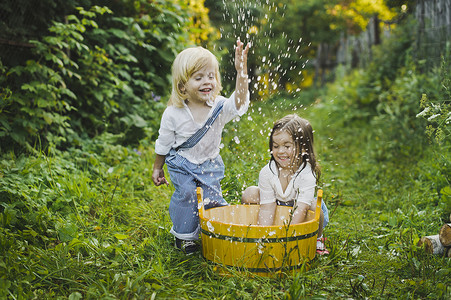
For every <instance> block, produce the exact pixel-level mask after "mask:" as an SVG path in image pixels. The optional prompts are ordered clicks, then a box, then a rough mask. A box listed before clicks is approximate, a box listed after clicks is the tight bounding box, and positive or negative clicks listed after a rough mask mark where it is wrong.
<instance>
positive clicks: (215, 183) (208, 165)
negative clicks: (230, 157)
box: [196, 155, 228, 209]
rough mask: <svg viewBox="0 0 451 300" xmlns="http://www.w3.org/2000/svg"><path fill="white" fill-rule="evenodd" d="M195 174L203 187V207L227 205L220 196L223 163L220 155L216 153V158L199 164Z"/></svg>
mask: <svg viewBox="0 0 451 300" xmlns="http://www.w3.org/2000/svg"><path fill="white" fill-rule="evenodd" d="M196 176H197V178H196V179H197V181H198V182H199V184H200V187H201V188H202V189H203V194H204V207H205V209H209V208H213V207H218V206H225V205H228V203H227V202H226V201H225V200H224V198H223V197H222V190H221V180H222V179H223V178H224V163H223V162H222V158H221V156H219V155H218V157H217V158H216V159H214V160H208V161H206V162H204V163H203V164H201V165H199V168H198V170H196Z"/></svg>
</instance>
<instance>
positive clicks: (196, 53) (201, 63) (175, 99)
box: [168, 47, 222, 107]
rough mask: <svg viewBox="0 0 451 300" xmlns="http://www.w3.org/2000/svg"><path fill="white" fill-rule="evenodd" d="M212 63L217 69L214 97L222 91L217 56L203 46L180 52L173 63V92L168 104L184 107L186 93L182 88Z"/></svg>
mask: <svg viewBox="0 0 451 300" xmlns="http://www.w3.org/2000/svg"><path fill="white" fill-rule="evenodd" d="M209 63H211V64H212V66H213V67H214V69H215V78H216V82H217V85H216V88H215V90H214V94H213V99H215V98H216V96H217V95H218V94H219V93H220V92H221V90H222V85H221V77H220V74H219V63H218V60H217V59H216V56H214V55H213V53H211V52H210V51H208V50H207V49H205V48H202V47H192V48H187V49H185V50H183V51H182V52H180V53H179V54H178V55H177V57H176V58H175V60H174V63H173V64H172V92H171V97H170V98H169V102H168V106H169V105H174V106H175V107H183V101H185V95H184V94H183V93H182V91H181V90H180V88H181V87H183V86H184V85H185V83H186V82H187V81H188V80H189V78H190V77H191V76H192V75H193V74H194V73H195V72H197V71H199V70H200V69H202V68H203V67H205V66H206V65H207V64H209Z"/></svg>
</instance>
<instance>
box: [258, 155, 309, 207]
mask: <svg viewBox="0 0 451 300" xmlns="http://www.w3.org/2000/svg"><path fill="white" fill-rule="evenodd" d="M270 164H271V168H270ZM273 172H274V173H273ZM258 187H259V189H260V204H267V203H274V202H275V201H276V200H279V201H283V202H288V201H291V200H296V199H297V202H302V203H305V204H307V205H310V209H311V210H313V211H315V208H316V203H315V201H314V200H315V187H316V178H315V176H314V175H313V173H312V167H311V166H310V164H309V163H307V165H306V166H305V168H304V169H303V170H302V171H300V173H299V174H295V175H294V176H293V178H292V179H291V180H290V182H289V183H288V186H287V188H286V189H285V192H284V191H283V190H282V185H281V184H280V180H279V170H278V168H277V165H276V163H275V162H274V161H271V162H270V163H268V164H267V165H266V166H264V167H263V169H262V170H261V171H260V174H259V177H258Z"/></svg>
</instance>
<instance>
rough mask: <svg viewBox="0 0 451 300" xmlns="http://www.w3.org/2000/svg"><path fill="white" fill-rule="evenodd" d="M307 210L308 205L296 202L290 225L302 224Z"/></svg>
mask: <svg viewBox="0 0 451 300" xmlns="http://www.w3.org/2000/svg"><path fill="white" fill-rule="evenodd" d="M309 208H310V205H308V204H307V203H303V202H301V203H299V202H298V203H297V208H296V209H295V210H294V213H293V219H292V220H291V223H292V224H298V223H302V222H304V221H305V218H306V216H307V212H308V209H309Z"/></svg>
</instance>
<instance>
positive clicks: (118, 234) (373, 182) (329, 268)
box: [0, 95, 451, 299]
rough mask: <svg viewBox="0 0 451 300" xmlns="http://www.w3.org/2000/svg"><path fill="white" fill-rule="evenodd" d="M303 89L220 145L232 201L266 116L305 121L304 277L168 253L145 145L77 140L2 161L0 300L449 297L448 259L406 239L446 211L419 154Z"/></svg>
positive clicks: (254, 168) (161, 200)
mask: <svg viewBox="0 0 451 300" xmlns="http://www.w3.org/2000/svg"><path fill="white" fill-rule="evenodd" d="M307 96H308V95H307ZM307 96H306V97H305V98H302V99H292V100H286V101H284V100H273V101H267V102H264V103H263V102H257V103H253V105H252V106H251V107H250V109H249V112H248V114H247V115H245V116H244V117H243V118H242V119H241V120H240V121H239V122H233V123H231V124H229V125H228V126H227V127H226V132H225V133H224V138H223V143H224V148H223V149H222V152H221V153H222V156H223V159H224V162H225V165H226V178H225V179H224V181H223V190H224V195H225V197H226V199H227V200H228V201H229V202H231V203H234V202H237V201H239V198H240V195H241V192H242V190H243V189H244V188H245V187H247V186H249V185H253V184H256V181H257V179H258V172H259V170H260V168H261V167H262V166H263V165H264V164H265V163H266V162H267V160H268V158H269V152H268V150H267V144H268V134H269V132H270V129H271V127H272V124H273V122H274V121H275V120H276V119H278V118H280V117H282V116H284V115H286V114H288V113H292V112H296V113H297V114H299V115H300V116H302V117H304V118H306V119H309V120H310V121H311V122H312V124H313V127H314V129H315V135H316V136H315V138H316V141H315V142H316V151H317V153H318V156H319V159H320V164H321V166H322V180H321V187H322V188H323V190H324V193H325V201H326V203H327V205H328V207H329V211H330V214H331V218H330V223H329V225H328V226H327V228H326V230H325V236H326V237H327V239H328V240H327V246H328V248H329V250H330V252H331V253H330V255H328V256H322V257H317V258H315V260H314V261H313V263H312V267H311V269H310V270H309V271H308V272H305V273H296V274H287V276H282V277H279V278H261V277H256V276H252V274H248V273H237V272H236V271H234V270H231V271H230V274H229V275H228V276H221V275H219V274H218V272H217V266H215V265H214V264H212V263H210V262H208V261H205V260H204V259H203V258H202V257H201V256H200V254H198V255H193V256H185V255H183V254H182V253H180V252H178V251H176V250H175V248H174V246H173V237H172V236H171V234H170V233H169V229H170V227H171V221H170V218H169V215H168V212H167V211H168V205H169V199H170V196H171V194H172V192H173V187H172V186H169V187H155V186H153V184H152V182H151V179H150V175H151V168H152V164H153V142H152V141H146V140H145V141H143V142H142V145H141V146H140V147H139V148H137V149H130V148H125V147H122V146H115V145H114V139H115V137H114V136H105V135H104V136H102V137H100V138H99V139H96V140H93V141H91V142H90V143H89V144H86V145H83V147H82V148H81V149H70V150H68V151H66V152H60V151H56V150H48V151H47V152H46V153H43V152H41V153H38V154H36V155H35V156H19V157H16V156H14V155H13V154H4V155H3V156H2V160H1V164H2V165H1V176H0V180H1V184H2V190H1V193H0V197H1V202H2V209H3V212H2V215H1V217H2V219H1V223H2V227H1V232H0V233H1V236H0V237H1V244H0V247H1V250H2V251H1V253H2V254H0V258H1V261H0V271H1V272H0V274H1V275H0V293H1V294H0V295H1V297H2V298H10V299H21V298H36V299H46V298H48V299H53V298H61V299H65V298H69V299H82V298H83V299H300V298H307V299H310V298H316V299H320V298H324V299H342V298H354V299H357V298H367V297H369V298H381V299H392V298H402V299H418V298H432V299H446V298H448V299H449V298H450V297H451V287H450V283H451V262H450V260H449V259H447V258H442V257H440V256H432V255H427V254H425V253H424V251H423V250H422V249H420V248H418V247H416V243H417V241H418V239H419V238H420V237H421V236H424V235H433V234H437V233H438V230H439V228H440V226H441V225H442V224H443V222H444V221H445V218H446V211H445V210H446V209H445V207H444V204H443V203H441V202H437V200H436V198H435V197H434V196H433V194H434V191H433V189H432V188H431V187H430V186H427V185H425V184H424V181H422V178H421V172H420V171H419V169H420V168H421V166H422V165H421V163H422V161H421V159H412V158H408V157H407V158H406V157H404V158H402V159H399V160H385V161H380V162H379V163H378V162H376V161H375V159H374V157H373V156H372V155H371V153H372V152H371V151H372V147H373V146H374V143H376V141H370V140H369V138H368V136H372V133H371V130H372V129H371V128H370V127H369V126H365V124H364V123H361V124H360V125H359V126H357V125H355V124H349V125H347V126H344V125H343V124H341V123H340V122H339V120H340V118H339V117H338V116H337V115H334V114H335V113H334V112H333V111H334V110H333V109H332V108H333V107H332V104H331V102H330V101H327V99H326V98H308V97H307ZM448 214H449V212H448Z"/></svg>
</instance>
